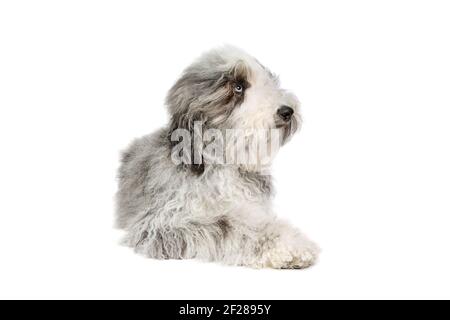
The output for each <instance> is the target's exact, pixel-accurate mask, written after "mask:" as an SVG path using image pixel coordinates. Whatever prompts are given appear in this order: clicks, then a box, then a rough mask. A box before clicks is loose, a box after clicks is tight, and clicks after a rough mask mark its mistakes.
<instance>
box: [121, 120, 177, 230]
mask: <svg viewBox="0 0 450 320" xmlns="http://www.w3.org/2000/svg"><path fill="white" fill-rule="evenodd" d="M172 167H173V166H172V165H171V163H170V146H169V141H168V139H167V130H166V129H161V130H159V131H157V132H154V133H153V134H150V135H146V136H144V137H141V138H138V139H135V140H134V141H133V142H132V143H131V144H130V145H129V146H128V147H127V148H126V149H125V150H124V151H123V152H122V156H121V164H120V168H119V174H118V179H119V189H118V191H117V195H116V201H117V212H116V219H117V221H116V225H117V227H119V228H126V227H127V226H129V225H130V224H131V223H132V221H136V220H137V219H138V218H139V216H142V215H145V214H147V212H142V211H143V210H145V208H148V207H149V201H151V194H152V192H157V190H154V189H155V188H156V189H158V188H160V187H161V186H162V185H164V177H161V173H162V172H167V170H168V169H170V168H172ZM156 177H158V178H162V179H158V182H157V184H158V185H154V186H153V185H152V181H155V180H156V179H155V178H156Z"/></svg>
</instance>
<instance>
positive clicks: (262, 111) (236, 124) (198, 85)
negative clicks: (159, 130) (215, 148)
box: [166, 46, 301, 169]
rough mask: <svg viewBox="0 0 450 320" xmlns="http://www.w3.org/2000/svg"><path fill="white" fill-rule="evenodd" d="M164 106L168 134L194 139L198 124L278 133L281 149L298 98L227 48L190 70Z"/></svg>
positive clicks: (295, 117)
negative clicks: (186, 133) (185, 133)
mask: <svg viewBox="0 0 450 320" xmlns="http://www.w3.org/2000/svg"><path fill="white" fill-rule="evenodd" d="M166 103H167V106H168V109H169V113H170V115H171V123H170V130H169V135H170V134H172V132H173V131H174V130H176V129H185V130H188V131H189V132H191V133H192V134H193V135H194V134H195V126H194V124H195V122H197V123H201V128H202V130H205V129H218V130H221V131H224V130H229V129H234V130H246V131H247V132H251V131H253V132H254V131H255V130H273V131H277V132H278V133H279V137H280V139H281V144H284V143H285V142H286V141H287V140H289V138H290V137H291V136H292V135H293V134H294V133H295V132H296V130H297V129H298V128H299V126H300V124H301V117H300V114H299V102H298V100H297V98H296V97H295V96H294V95H293V94H291V93H289V92H287V91H285V90H283V89H282V88H280V84H279V80H278V77H276V76H275V75H274V74H273V73H272V72H270V71H269V70H268V69H267V68H266V67H264V66H263V65H262V64H261V63H259V62H258V61H257V60H256V59H255V58H253V57H251V56H250V55H248V54H247V53H245V52H243V51H242V50H240V49H237V48H235V47H231V46H225V47H222V48H219V49H215V50H212V51H209V52H207V53H205V54H204V55H203V56H201V57H200V58H199V59H198V60H197V61H195V62H194V63H193V64H192V65H191V66H189V67H188V68H187V69H186V70H185V71H184V72H183V74H182V75H181V77H180V78H179V79H178V81H177V82H176V83H175V84H174V86H173V87H172V88H171V89H170V91H169V93H168V95H167V100H166ZM194 148H195V147H194ZM250 149H251V148H250ZM246 150H247V152H249V151H248V150H249V147H248V146H247V148H246ZM197 169H198V166H197Z"/></svg>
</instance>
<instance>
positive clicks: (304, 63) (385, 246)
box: [0, 0, 450, 299]
mask: <svg viewBox="0 0 450 320" xmlns="http://www.w3.org/2000/svg"><path fill="white" fill-rule="evenodd" d="M449 16H450V7H449V4H448V1H381V0H379V1H321V0H314V1H281V0H278V1H273V2H266V1H232V0H227V1H160V2H156V1H80V0H79V1H2V2H1V4H0V110H1V111H0V142H1V144H0V146H1V149H0V150H1V151H0V152H1V157H0V298H139V299H140V298H144V299H150V298H153V299H155V298H159V299H164V298H185V299H197V298H208V299H214V298H233V299H240V298H247V299H251V298H253V299H260V298H261V299H262V298H265V299H282V298H283V299H301V298H307V299H312V298H344V299H346V298H362V299H364V298H450V289H449V288H450V276H449V270H450V254H449V245H450V231H449V229H450V216H449V215H450V169H449V163H450V150H449V138H450V126H449V121H450V90H449V89H450V40H449V39H450V32H449V31H450V19H449ZM223 43H230V44H234V45H237V46H239V47H242V48H243V49H245V50H246V51H248V52H249V53H251V54H253V55H255V56H256V57H257V58H258V59H259V60H260V61H262V62H263V63H264V64H266V65H267V66H269V67H270V68H271V69H272V70H273V71H274V72H276V73H278V74H280V76H281V80H282V84H283V85H284V86H285V87H286V88H288V89H291V90H292V91H294V92H296V93H297V95H298V96H299V98H300V100H301V101H302V108H303V117H304V120H305V121H304V126H303V129H302V131H301V132H300V134H299V135H298V136H296V137H295V138H294V140H293V141H292V142H291V143H290V144H289V145H288V146H286V147H285V148H284V149H283V151H282V152H281V153H280V154H279V156H278V158H277V161H276V163H275V167H274V175H275V177H276V185H277V189H278V195H277V200H276V206H277V209H278V212H279V214H280V215H281V216H283V217H285V218H288V219H289V220H291V221H292V222H293V223H294V224H296V225H297V226H299V227H300V228H301V229H302V230H303V231H304V232H305V233H306V234H308V235H309V236H310V238H312V239H313V240H315V241H316V242H317V243H318V244H319V245H320V246H321V247H322V254H321V257H320V261H319V263H318V264H317V265H316V266H315V267H313V268H312V269H308V270H303V271H298V270H296V271H275V270H252V269H245V268H234V267H223V266H219V265H216V264H207V263H200V262H195V261H152V260H149V259H145V258H143V257H140V256H138V255H136V254H134V253H133V252H132V250H130V249H127V248H124V247H121V246H119V245H118V241H119V239H120V238H121V235H122V234H121V232H120V231H118V230H115V229H113V212H114V202H113V195H114V193H115V190H116V180H115V175H116V169H117V166H118V153H119V150H121V149H122V148H123V147H124V146H126V145H127V143H128V142H129V141H130V140H131V139H132V138H134V137H138V136H141V135H143V134H146V133H148V132H151V131H153V130H155V129H157V128H159V127H160V126H162V125H164V124H165V123H166V121H167V115H166V111H165V109H164V105H163V99H164V96H165V94H166V92H167V90H168V89H169V87H170V86H171V84H172V83H173V81H174V80H175V79H176V77H177V76H178V74H179V73H180V72H181V70H182V69H183V68H184V67H185V66H186V65H187V64H188V63H190V62H191V60H192V59H193V58H195V57H196V56H198V55H199V54H200V53H201V52H203V51H205V50H207V49H209V48H211V47H214V46H217V45H220V44H223Z"/></svg>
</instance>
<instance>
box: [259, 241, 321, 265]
mask: <svg viewBox="0 0 450 320" xmlns="http://www.w3.org/2000/svg"><path fill="white" fill-rule="evenodd" d="M318 253H319V249H318V248H317V246H316V245H315V244H313V243H312V242H309V241H308V242H305V241H302V242H301V243H278V244H277V245H276V246H275V247H273V248H272V249H269V250H268V251H266V252H265V253H264V254H263V265H264V267H265V268H274V269H304V268H308V267H310V266H312V265H313V264H314V263H315V262H316V259H317V256H318Z"/></svg>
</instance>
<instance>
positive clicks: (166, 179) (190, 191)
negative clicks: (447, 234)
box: [116, 45, 319, 269]
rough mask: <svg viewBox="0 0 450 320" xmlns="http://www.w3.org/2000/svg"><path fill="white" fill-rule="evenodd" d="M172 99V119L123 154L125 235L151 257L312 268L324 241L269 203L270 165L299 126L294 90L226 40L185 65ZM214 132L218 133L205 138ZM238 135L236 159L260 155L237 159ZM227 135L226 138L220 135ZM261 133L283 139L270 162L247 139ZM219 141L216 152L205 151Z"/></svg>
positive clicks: (120, 207)
mask: <svg viewBox="0 0 450 320" xmlns="http://www.w3.org/2000/svg"><path fill="white" fill-rule="evenodd" d="M166 105H167V108H168V111H169V115H170V122H169V124H168V125H167V126H166V127H164V128H162V129H160V130H158V131H157V132H155V133H153V134H150V135H147V136H144V137H142V138H140V139H136V140H135V141H133V142H132V143H131V145H130V146H129V147H128V148H127V149H126V150H125V151H124V152H123V153H122V156H121V164H120V168H119V174H118V180H119V188H118V192H117V196H116V200H117V213H116V218H117V226H118V227H119V228H122V229H124V230H125V231H126V235H125V238H124V240H123V241H124V244H125V245H127V246H129V247H132V248H134V250H135V251H136V252H138V253H142V254H144V255H146V256H148V257H150V258H154V259H194V258H195V259H201V260H205V261H215V262H219V263H222V264H226V265H235V266H246V267H251V268H275V269H300V268H306V267H309V266H311V265H313V264H314V263H315V261H316V259H317V256H318V252H319V249H318V247H317V246H316V245H315V244H314V243H313V242H311V241H310V240H308V238H307V237H306V236H304V235H303V234H302V233H301V232H300V231H299V230H298V229H296V228H295V227H293V226H291V225H290V224H289V223H287V222H285V221H283V220H280V219H279V218H277V216H276V215H275V213H274V212H273V210H272V205H271V203H272V199H273V194H274V190H273V186H272V179H271V176H270V163H271V161H272V159H273V156H274V154H276V151H277V150H278V149H279V147H280V146H282V145H284V144H285V143H286V142H287V141H289V140H290V138H291V137H292V136H293V135H294V133H295V132H296V131H298V129H299V128H300V126H301V116H300V110H299V108H300V104H299V101H298V99H297V98H296V96H295V95H293V94H292V93H290V92H288V91H285V90H283V89H281V88H280V84H279V79H278V77H277V76H276V75H275V74H273V73H272V72H271V71H270V70H269V69H268V68H266V67H265V66H264V65H262V64H261V63H260V62H259V61H258V60H256V59H255V58H253V57H252V56H250V55H249V54H247V53H246V52H244V51H243V50H241V49H239V48H236V47H233V46H229V45H225V46H222V47H219V48H216V49H213V50H210V51H208V52H206V53H204V54H203V55H202V56H201V57H200V58H198V59H197V60H196V61H194V63H193V64H192V65H190V66H189V67H188V68H187V69H185V70H184V72H183V73H182V74H181V76H180V77H179V79H178V80H177V81H176V83H175V84H174V85H173V87H172V88H171V89H170V90H169V92H168V94H167V98H166ZM208 130H209V131H210V132H211V131H212V134H209V135H210V136H214V135H215V136H216V138H215V139H209V140H208V139H206V140H207V141H205V138H204V136H205V134H203V132H208ZM228 131H231V132H232V134H231V135H229V134H228V133H227V134H225V132H228ZM234 131H236V132H240V133H242V135H243V139H241V140H240V141H241V147H240V148H237V149H236V150H238V152H237V154H238V156H239V155H242V154H244V155H246V156H249V157H250V158H251V157H252V156H253V160H255V159H256V160H255V161H241V162H237V161H231V160H233V159H234V158H236V157H235V156H236V153H234V154H233V153H229V152H228V151H229V150H230V145H236V141H237V139H236V136H237V135H233V132H234ZM256 131H258V132H261V131H262V132H263V134H262V135H258V134H255V132H256ZM269 131H270V132H271V134H270V135H269V134H268V132H269ZM274 133H276V134H274ZM221 134H225V136H226V138H223V137H222V138H217V137H218V136H220V135H221ZM202 135H203V137H202ZM256 136H257V138H256V142H266V143H269V142H274V141H277V143H274V144H275V146H272V147H271V148H270V147H269V148H268V149H270V150H271V152H268V153H269V155H268V156H267V157H265V158H267V159H268V160H267V159H266V160H267V161H265V162H264V163H263V161H262V158H261V157H260V156H259V153H258V152H256V151H257V150H259V149H258V148H256V147H255V144H253V143H252V142H251V141H250V140H252V139H251V138H254V137H256ZM180 137H182V139H181V138H180ZM230 137H232V138H230ZM274 137H275V138H274ZM202 138H203V139H202ZM213 140H214V141H215V142H220V143H218V144H217V145H216V147H217V146H218V148H213V149H214V152H206V151H205V150H206V149H208V147H209V146H210V144H211V143H212V142H213ZM253 140H255V139H253ZM208 141H209V143H208ZM224 141H226V142H224ZM177 142H178V143H177ZM182 142H183V143H182ZM231 142H233V143H231ZM180 145H182V147H180ZM256 145H257V144H256ZM210 149H211V148H210ZM217 149H218V150H219V151H218V152H217ZM210 151H211V150H210ZM224 154H225V155H229V154H231V155H234V156H230V157H223V156H224ZM218 158H221V161H217V160H218ZM223 158H226V159H225V161H224V159H223ZM230 159H231V160H230Z"/></svg>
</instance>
